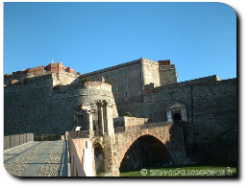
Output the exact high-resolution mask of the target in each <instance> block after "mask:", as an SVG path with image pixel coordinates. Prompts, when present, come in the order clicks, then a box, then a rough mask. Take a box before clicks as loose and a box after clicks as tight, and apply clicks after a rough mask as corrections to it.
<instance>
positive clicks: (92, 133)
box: [86, 111, 94, 138]
mask: <svg viewBox="0 0 248 188" xmlns="http://www.w3.org/2000/svg"><path fill="white" fill-rule="evenodd" d="M86 114H87V119H88V125H89V136H90V138H92V137H93V136H94V131H93V117H92V112H91V111H87V112H86Z"/></svg>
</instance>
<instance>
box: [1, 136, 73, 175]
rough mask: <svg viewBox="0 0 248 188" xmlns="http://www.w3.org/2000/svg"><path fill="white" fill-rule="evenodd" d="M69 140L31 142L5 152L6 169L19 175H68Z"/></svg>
mask: <svg viewBox="0 0 248 188" xmlns="http://www.w3.org/2000/svg"><path fill="white" fill-rule="evenodd" d="M67 151H68V150H67V142H66V141H62V140H58V141H42V142H30V143H27V144H24V145H22V146H19V147H17V148H13V149H10V150H8V151H5V152H4V166H5V168H6V170H7V171H8V172H9V173H11V174H12V175H14V176H18V177H66V176H68V174H69V173H68V167H67Z"/></svg>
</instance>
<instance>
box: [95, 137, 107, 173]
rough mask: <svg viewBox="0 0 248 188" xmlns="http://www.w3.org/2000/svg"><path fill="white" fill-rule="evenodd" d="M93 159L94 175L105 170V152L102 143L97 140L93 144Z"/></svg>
mask: <svg viewBox="0 0 248 188" xmlns="http://www.w3.org/2000/svg"><path fill="white" fill-rule="evenodd" d="M94 160H95V173H96V175H100V174H101V173H104V171H105V165H104V160H105V154H104V150H103V147H102V144H101V143H99V142H97V143H96V144H95V145H94Z"/></svg>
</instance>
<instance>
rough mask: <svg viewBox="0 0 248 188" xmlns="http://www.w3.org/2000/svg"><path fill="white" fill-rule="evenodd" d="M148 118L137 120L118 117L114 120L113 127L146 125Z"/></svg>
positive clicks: (135, 118)
mask: <svg viewBox="0 0 248 188" xmlns="http://www.w3.org/2000/svg"><path fill="white" fill-rule="evenodd" d="M147 121H148V118H137V117H126V116H122V117H118V118H114V127H131V126H139V125H143V124H145V123H147Z"/></svg>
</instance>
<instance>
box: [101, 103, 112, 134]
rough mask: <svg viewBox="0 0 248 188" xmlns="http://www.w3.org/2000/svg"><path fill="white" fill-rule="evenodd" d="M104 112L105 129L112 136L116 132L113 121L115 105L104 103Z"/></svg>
mask: <svg viewBox="0 0 248 188" xmlns="http://www.w3.org/2000/svg"><path fill="white" fill-rule="evenodd" d="M103 114H104V126H105V127H104V129H105V133H106V134H107V135H108V136H110V135H113V134H114V122H113V105H112V104H109V103H107V102H106V101H105V102H104V103H103Z"/></svg>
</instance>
